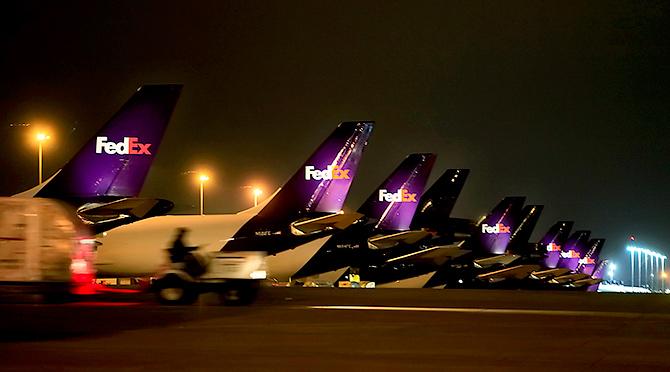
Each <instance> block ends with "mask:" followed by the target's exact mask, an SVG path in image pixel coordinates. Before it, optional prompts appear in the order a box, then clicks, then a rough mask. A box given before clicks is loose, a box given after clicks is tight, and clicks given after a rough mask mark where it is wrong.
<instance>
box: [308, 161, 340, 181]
mask: <svg viewBox="0 0 670 372" xmlns="http://www.w3.org/2000/svg"><path fill="white" fill-rule="evenodd" d="M348 179H350V177H349V169H340V167H339V166H337V165H329V166H327V167H326V169H323V170H321V169H316V167H314V166H312V165H308V166H306V167H305V180H307V181H309V180H316V181H321V180H348Z"/></svg>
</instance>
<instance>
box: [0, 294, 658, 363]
mask: <svg viewBox="0 0 670 372" xmlns="http://www.w3.org/2000/svg"><path fill="white" fill-rule="evenodd" d="M24 302H25V303H6V302H5V303H0V361H2V362H1V363H0V370H38V369H39V370H87V371H88V370H114V371H136V370H213V369H215V370H234V371H239V370H243V371H244V370H250V371H258V370H266V371H284V370H285V371H315V370H319V371H322V370H327V371H361V370H365V371H377V370H384V371H389V370H392V371H394V370H398V371H405V370H453V369H466V370H483V369H484V370H486V369H496V370H583V371H586V370H589V371H593V370H606V371H610V370H653V371H659V370H670V358H669V357H668V354H667V350H668V348H669V347H670V327H669V326H670V296H665V295H639V294H637V295H636V294H595V293H581V292H542V291H504V290H500V291H494V290H430V289H423V290H395V289H336V288H267V289H265V290H264V291H263V292H262V294H261V297H260V298H259V300H258V301H257V303H256V304H254V305H252V306H247V307H227V306H221V305H220V304H219V303H218V299H217V298H216V297H214V296H204V297H203V298H201V300H200V302H199V303H198V304H196V305H193V306H176V307H170V306H160V305H157V304H155V303H154V302H153V300H152V298H151V297H150V296H147V295H146V294H124V295H105V296H96V297H93V298H91V299H90V300H89V301H85V302H79V303H71V304H60V305H45V304H40V303H31V301H24Z"/></svg>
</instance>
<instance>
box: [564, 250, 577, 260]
mask: <svg viewBox="0 0 670 372" xmlns="http://www.w3.org/2000/svg"><path fill="white" fill-rule="evenodd" d="M561 257H563V258H579V252H577V251H575V250H574V249H571V250H569V251H567V252H561Z"/></svg>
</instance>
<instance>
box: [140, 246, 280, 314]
mask: <svg viewBox="0 0 670 372" xmlns="http://www.w3.org/2000/svg"><path fill="white" fill-rule="evenodd" d="M265 256H266V253H265V252H260V251H243V252H207V253H204V252H198V251H194V252H191V253H189V257H188V259H187V260H185V262H183V263H182V262H179V263H171V264H170V266H169V267H167V268H166V269H165V270H164V271H162V272H161V273H160V274H159V275H158V277H157V278H156V279H155V280H154V281H153V283H152V289H153V290H154V292H155V293H156V295H157V297H158V301H159V302H160V303H162V304H167V305H186V304H192V303H194V302H196V301H197V299H198V297H199V296H200V294H201V293H205V292H216V293H218V294H219V296H220V298H221V301H222V302H223V303H224V305H248V304H251V303H252V302H254V300H255V299H256V296H257V294H258V290H259V289H260V284H261V281H262V280H264V279H266V277H267V271H266V266H265ZM193 267H196V269H193Z"/></svg>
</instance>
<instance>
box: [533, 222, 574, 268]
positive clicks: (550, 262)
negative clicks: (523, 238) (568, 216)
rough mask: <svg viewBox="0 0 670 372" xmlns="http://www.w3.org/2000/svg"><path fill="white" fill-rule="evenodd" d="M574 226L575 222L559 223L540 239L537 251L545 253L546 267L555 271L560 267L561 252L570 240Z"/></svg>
mask: <svg viewBox="0 0 670 372" xmlns="http://www.w3.org/2000/svg"><path fill="white" fill-rule="evenodd" d="M574 224H575V223H574V222H573V221H558V222H556V223H555V224H554V225H553V226H551V228H550V229H549V231H547V233H546V234H545V235H544V236H543V237H542V239H540V242H539V243H538V244H537V245H538V248H537V250H538V251H540V252H544V253H545V256H544V266H545V267H547V268H549V269H555V268H556V267H557V266H558V260H560V258H561V250H562V249H563V247H564V246H565V242H566V241H567V240H568V236H569V235H570V231H571V230H572V226H573V225H574Z"/></svg>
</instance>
